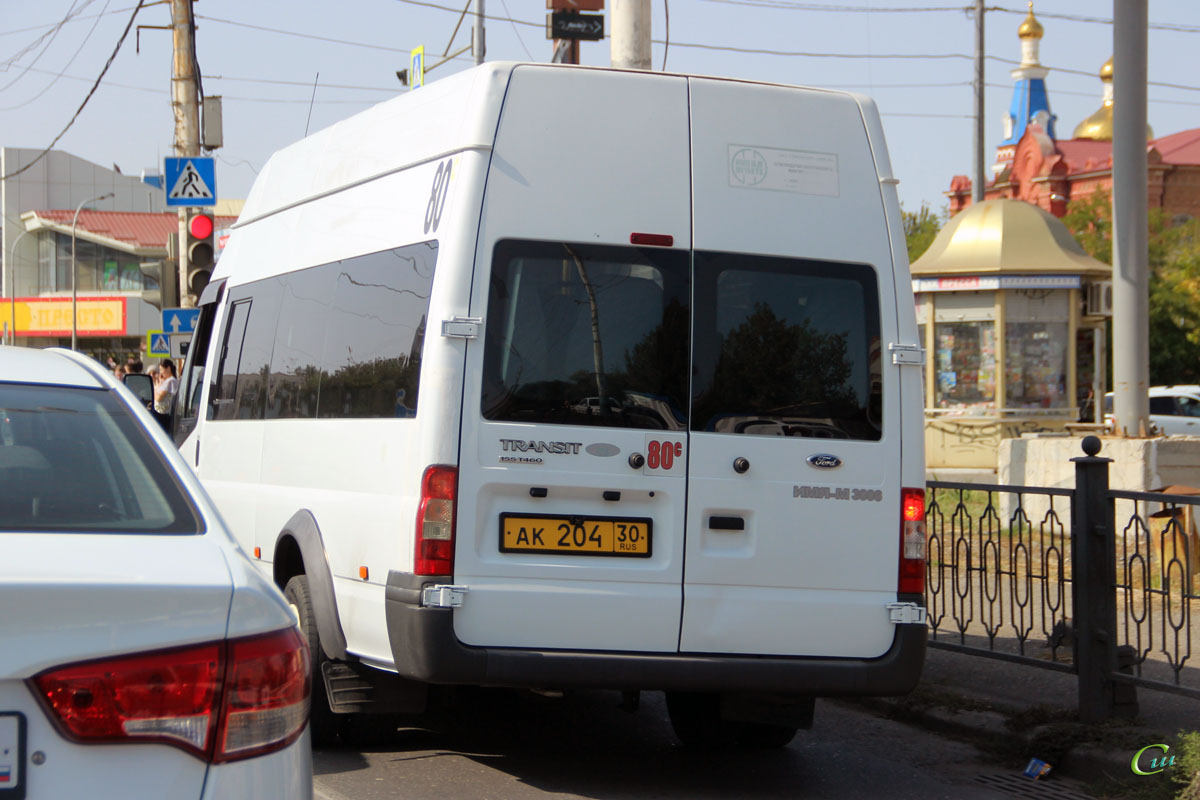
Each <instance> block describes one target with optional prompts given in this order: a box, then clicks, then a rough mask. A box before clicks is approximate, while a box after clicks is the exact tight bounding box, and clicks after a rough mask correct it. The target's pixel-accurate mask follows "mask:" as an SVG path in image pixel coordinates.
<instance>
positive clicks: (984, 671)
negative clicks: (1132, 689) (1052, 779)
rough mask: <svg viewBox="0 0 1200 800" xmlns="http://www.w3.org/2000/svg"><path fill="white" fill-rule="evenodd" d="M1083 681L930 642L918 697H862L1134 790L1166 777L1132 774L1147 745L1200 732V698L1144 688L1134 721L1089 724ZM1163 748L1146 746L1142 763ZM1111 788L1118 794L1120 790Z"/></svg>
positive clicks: (1021, 760)
mask: <svg viewBox="0 0 1200 800" xmlns="http://www.w3.org/2000/svg"><path fill="white" fill-rule="evenodd" d="M1077 686H1078V684H1077V679H1076V676H1075V675H1072V674H1068V673H1061V672H1056V671H1052V670H1048V669H1041V668H1038V667H1036V666H1027V665H1023V664H1015V663H1011V662H1007V661H1000V660H997V659H993V658H986V657H982V656H976V655H970V654H966V653H961V652H955V651H951V650H944V649H941V648H938V647H930V648H929V651H928V655H927V658H926V661H925V670H924V673H923V674H922V678H921V683H920V684H919V685H918V687H917V689H916V690H915V691H914V692H913V693H912V694H910V695H908V696H906V697H899V698H871V699H864V700H856V701H855V702H856V703H859V704H861V705H865V706H867V707H869V708H872V709H873V710H875V711H877V712H878V713H882V714H886V715H887V716H889V717H893V718H896V719H901V720H904V721H906V722H909V723H912V724H915V725H920V726H922V727H925V728H928V729H931V730H936V731H938V732H941V733H945V734H947V735H950V736H953V737H955V738H965V739H968V740H971V741H973V742H975V743H976V744H978V745H979V746H980V747H981V749H984V750H987V751H989V752H991V753H993V754H994V755H996V756H997V757H999V758H1001V759H1002V760H1004V761H1008V762H1011V763H1012V764H1014V765H1023V764H1025V763H1027V762H1028V761H1029V759H1030V758H1038V759H1041V760H1042V761H1045V762H1046V763H1048V764H1050V765H1052V767H1053V772H1052V774H1057V775H1064V776H1067V777H1071V778H1075V779H1077V780H1080V781H1085V782H1088V783H1090V784H1100V783H1107V784H1109V786H1110V787H1111V786H1112V784H1113V783H1120V784H1124V785H1125V786H1128V787H1129V788H1130V791H1133V790H1134V789H1135V788H1148V787H1147V786H1146V784H1147V783H1148V782H1151V781H1154V782H1159V783H1161V782H1162V781H1161V779H1162V778H1163V777H1164V776H1163V775H1150V776H1138V775H1136V774H1134V773H1133V771H1132V769H1131V768H1130V764H1131V761H1132V760H1133V757H1134V755H1135V754H1136V753H1137V752H1138V751H1139V750H1140V749H1142V748H1143V747H1146V746H1147V745H1152V744H1158V743H1164V744H1168V745H1170V744H1173V743H1174V741H1175V738H1176V734H1178V732H1179V731H1181V730H1182V731H1196V730H1200V700H1194V699H1192V698H1188V697H1183V696H1181V695H1176V694H1171V693H1168V692H1160V691H1155V690H1152V689H1146V688H1141V687H1139V688H1138V689H1137V701H1138V714H1137V717H1136V718H1135V719H1133V720H1120V719H1116V720H1113V721H1110V722H1107V723H1104V724H1102V725H1084V724H1082V723H1079V722H1078V721H1077V713H1076V709H1077V707H1078V706H1077V694H1078V688H1077ZM1161 753H1162V751H1161V750H1159V749H1153V750H1150V751H1147V755H1145V757H1144V758H1143V759H1142V761H1143V767H1144V768H1146V769H1149V766H1148V765H1149V762H1150V760H1151V759H1152V758H1154V757H1155V756H1157V755H1161ZM1015 768H1016V769H1021V768H1023V767H1022V766H1015ZM1139 784H1140V785H1141V786H1140V787H1139ZM1108 791H1109V794H1108V796H1113V797H1115V796H1119V794H1117V793H1112V792H1114V791H1118V790H1117V789H1116V788H1115V787H1114V788H1110V789H1109V790H1108ZM1147 796H1150V795H1147Z"/></svg>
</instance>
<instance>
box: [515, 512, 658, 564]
mask: <svg viewBox="0 0 1200 800" xmlns="http://www.w3.org/2000/svg"><path fill="white" fill-rule="evenodd" d="M651 527H652V526H651V521H650V520H648V519H645V518H633V517H568V516H560V515H554V514H501V515H500V552H502V553H557V554H560V555H561V554H565V555H577V556H632V557H634V558H649V556H650V553H651V547H650V536H651Z"/></svg>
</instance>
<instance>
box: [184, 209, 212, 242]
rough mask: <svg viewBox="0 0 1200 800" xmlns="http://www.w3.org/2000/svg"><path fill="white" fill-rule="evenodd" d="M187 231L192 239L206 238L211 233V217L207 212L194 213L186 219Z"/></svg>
mask: <svg viewBox="0 0 1200 800" xmlns="http://www.w3.org/2000/svg"><path fill="white" fill-rule="evenodd" d="M188 233H189V234H191V237H192V238H193V239H207V238H208V237H210V236H212V233H213V218H212V217H210V216H209V215H208V214H196V215H194V216H193V217H192V218H191V219H189V220H188Z"/></svg>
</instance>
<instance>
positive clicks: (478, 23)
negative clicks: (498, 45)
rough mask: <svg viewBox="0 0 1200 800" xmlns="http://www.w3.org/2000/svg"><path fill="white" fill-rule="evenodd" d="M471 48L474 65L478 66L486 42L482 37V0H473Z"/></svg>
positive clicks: (481, 61) (480, 62)
mask: <svg viewBox="0 0 1200 800" xmlns="http://www.w3.org/2000/svg"><path fill="white" fill-rule="evenodd" d="M447 49H449V48H447ZM471 50H472V52H474V53H475V66H477V67H478V66H479V65H480V64H482V63H483V56H484V53H485V52H486V50H487V42H485V41H484V37H483V0H475V29H474V30H472V31H471Z"/></svg>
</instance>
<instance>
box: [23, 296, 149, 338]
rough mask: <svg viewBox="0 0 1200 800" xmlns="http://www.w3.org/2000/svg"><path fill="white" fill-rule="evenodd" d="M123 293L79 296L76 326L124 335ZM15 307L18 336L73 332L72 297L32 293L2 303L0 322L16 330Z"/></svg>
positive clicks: (88, 333) (82, 332)
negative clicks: (48, 296) (37, 295)
mask: <svg viewBox="0 0 1200 800" xmlns="http://www.w3.org/2000/svg"><path fill="white" fill-rule="evenodd" d="M125 301H126V298H124V297H80V298H79V299H78V301H77V302H76V304H75V305H76V315H77V316H76V320H77V321H76V323H75V325H74V330H75V331H76V332H77V333H78V334H79V335H80V336H124V335H125V321H126V309H125ZM14 305H15V311H16V326H15V329H16V332H17V335H18V336H70V335H71V330H72V325H71V298H69V297H68V298H60V297H53V298H42V297H29V298H25V299H19V298H18V300H17V301H16V303H15V304H14V303H10V302H7V301H5V302H2V303H0V326H4V325H6V324H7V326H8V328H9V330H13V327H14V326H13V311H14Z"/></svg>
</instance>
